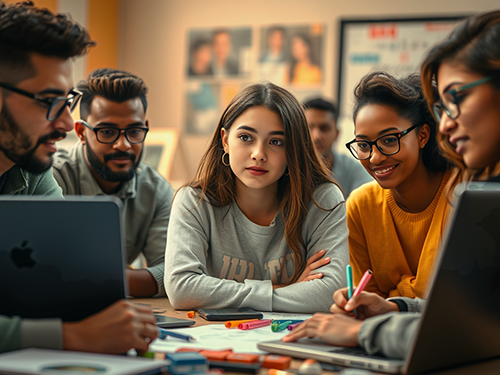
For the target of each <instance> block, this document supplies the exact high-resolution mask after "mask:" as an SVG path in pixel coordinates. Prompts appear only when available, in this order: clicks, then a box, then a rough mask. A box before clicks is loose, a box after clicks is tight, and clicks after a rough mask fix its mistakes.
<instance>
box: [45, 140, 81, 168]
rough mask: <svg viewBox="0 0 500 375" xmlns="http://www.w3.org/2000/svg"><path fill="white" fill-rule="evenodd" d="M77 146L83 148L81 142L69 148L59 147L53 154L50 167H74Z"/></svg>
mask: <svg viewBox="0 0 500 375" xmlns="http://www.w3.org/2000/svg"><path fill="white" fill-rule="evenodd" d="M79 148H82V149H83V146H82V145H81V144H77V145H75V146H74V147H73V148H72V149H71V150H64V149H60V150H57V152H56V153H55V154H54V156H53V158H52V159H53V163H52V168H53V169H54V170H58V171H60V170H62V169H76V168H77V164H78V152H77V150H78V149H79ZM82 156H83V152H82Z"/></svg>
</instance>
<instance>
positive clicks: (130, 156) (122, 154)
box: [104, 151, 135, 162]
mask: <svg viewBox="0 0 500 375" xmlns="http://www.w3.org/2000/svg"><path fill="white" fill-rule="evenodd" d="M114 158H127V159H130V160H132V161H135V155H134V154H132V153H130V152H124V151H116V152H114V153H112V154H106V155H104V162H107V161H108V160H111V159H114Z"/></svg>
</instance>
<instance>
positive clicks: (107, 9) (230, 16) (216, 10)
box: [7, 0, 500, 187]
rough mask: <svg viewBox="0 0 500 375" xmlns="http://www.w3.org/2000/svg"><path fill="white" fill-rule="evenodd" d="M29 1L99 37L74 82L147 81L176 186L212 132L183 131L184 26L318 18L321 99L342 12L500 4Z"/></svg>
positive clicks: (446, 10)
mask: <svg viewBox="0 0 500 375" xmlns="http://www.w3.org/2000/svg"><path fill="white" fill-rule="evenodd" d="M7 2H12V1H7ZM35 4H37V5H39V6H42V7H48V8H49V9H51V10H53V11H59V12H64V13H70V14H71V16H72V18H73V19H75V20H77V21H78V22H80V23H82V24H83V25H84V26H86V27H87V28H88V29H89V31H90V34H91V36H92V37H93V39H94V40H96V41H97V42H98V46H97V47H96V48H94V49H93V50H92V51H91V52H90V54H89V55H88V56H86V57H84V58H81V59H79V60H78V61H76V62H75V72H74V80H75V83H76V82H77V81H78V80H80V79H83V78H84V77H86V75H87V74H88V72H89V71H91V70H93V69H95V68H98V67H112V68H118V69H123V70H127V71H130V72H132V73H134V74H136V75H138V76H139V77H141V78H143V79H144V80H145V81H146V84H147V85H148V87H149V95H148V100H149V109H148V118H149V119H150V124H151V127H152V130H153V132H154V130H155V129H164V128H169V129H172V130H173V131H172V134H173V137H171V138H172V139H171V140H170V141H169V142H170V144H169V145H170V146H169V147H172V150H171V151H172V152H171V154H169V158H170V159H169V160H168V166H167V167H166V168H167V169H166V171H167V172H165V173H166V174H167V176H166V177H167V179H168V180H170V181H171V182H172V184H173V185H174V187H178V186H180V185H181V184H183V183H185V182H187V181H188V180H189V179H190V178H191V177H192V176H193V174H194V171H195V170H196V167H197V165H198V162H199V160H200V157H201V156H202V154H203V152H204V150H205V148H206V145H207V141H208V139H209V138H210V136H207V135H192V134H191V135H190V134H185V133H183V126H184V123H185V119H184V116H185V106H186V103H185V100H186V99H185V95H184V91H185V87H186V79H187V78H186V74H185V72H186V66H187V59H188V51H187V48H188V47H187V46H188V33H189V31H190V30H192V29H200V28H218V27H228V28H231V27H243V26H244V27H261V26H265V25H273V24H281V25H285V26H286V25H301V24H314V23H320V24H323V25H325V26H326V27H325V36H324V41H323V43H324V53H323V61H322V64H323V67H324V69H323V71H324V77H323V79H324V84H323V85H322V88H321V90H322V94H323V95H324V96H325V97H327V98H332V99H337V98H336V95H337V72H338V49H339V45H338V44H339V38H340V35H339V20H340V19H341V18H376V17H380V18H393V17H400V18H409V17H431V16H432V17H438V16H451V15H465V14H473V13H477V12H481V11H486V10H492V9H495V8H500V3H499V2H498V0H476V1H470V0H418V1H409V0H378V1H373V0H351V1H340V0H308V1H303V0H286V1H285V0H253V1H241V0H233V1H227V0H210V1H206V0H35ZM148 137H149V136H148ZM147 142H148V139H146V143H147Z"/></svg>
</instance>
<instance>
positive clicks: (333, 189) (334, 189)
mask: <svg viewBox="0 0 500 375" xmlns="http://www.w3.org/2000/svg"><path fill="white" fill-rule="evenodd" d="M313 198H314V200H315V201H316V203H317V205H319V206H320V207H321V208H323V209H327V210H330V209H332V208H335V207H336V206H338V205H339V204H340V203H342V202H344V201H345V200H344V194H342V191H341V190H340V188H339V187H338V186H337V185H336V184H333V183H331V182H326V183H324V184H321V185H318V187H316V190H314V194H313ZM311 205H312V206H311ZM314 206H316V204H315V203H314V202H311V204H310V207H312V208H314Z"/></svg>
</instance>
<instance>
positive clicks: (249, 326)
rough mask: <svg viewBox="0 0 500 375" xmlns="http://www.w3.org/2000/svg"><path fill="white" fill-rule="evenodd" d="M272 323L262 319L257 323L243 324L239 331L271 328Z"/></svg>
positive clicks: (269, 320)
mask: <svg viewBox="0 0 500 375" xmlns="http://www.w3.org/2000/svg"><path fill="white" fill-rule="evenodd" d="M271 322H272V320H271V319H262V320H258V321H256V322H248V323H241V324H240V325H239V326H238V329H242V330H247V329H255V328H260V327H265V326H270V325H271Z"/></svg>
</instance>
